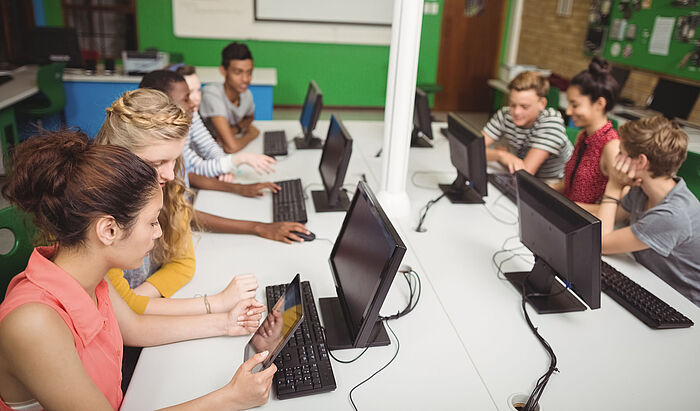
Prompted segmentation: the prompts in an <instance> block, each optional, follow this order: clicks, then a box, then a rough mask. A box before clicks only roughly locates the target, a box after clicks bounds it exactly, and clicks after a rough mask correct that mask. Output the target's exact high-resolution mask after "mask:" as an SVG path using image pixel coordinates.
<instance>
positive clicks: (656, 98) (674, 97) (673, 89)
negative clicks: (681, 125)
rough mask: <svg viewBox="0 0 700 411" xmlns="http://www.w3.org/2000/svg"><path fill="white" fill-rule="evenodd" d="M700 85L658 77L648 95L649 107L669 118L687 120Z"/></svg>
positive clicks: (699, 90)
mask: <svg viewBox="0 0 700 411" xmlns="http://www.w3.org/2000/svg"><path fill="white" fill-rule="evenodd" d="M699 92H700V87H698V86H691V85H689V84H682V83H677V82H675V81H671V80H668V79H663V78H660V79H659V82H658V83H657V84H656V88H654V93H653V94H652V95H651V97H650V101H649V108H650V109H652V110H656V111H658V112H659V113H661V114H663V115H664V116H665V117H667V118H669V119H674V118H676V117H678V118H682V119H683V120H687V119H688V116H689V115H690V112H691V111H692V110H693V106H695V102H696V101H697V99H698V93H699Z"/></svg>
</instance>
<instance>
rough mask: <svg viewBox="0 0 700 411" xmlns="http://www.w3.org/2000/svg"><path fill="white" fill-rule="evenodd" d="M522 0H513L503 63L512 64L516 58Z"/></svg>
mask: <svg viewBox="0 0 700 411" xmlns="http://www.w3.org/2000/svg"><path fill="white" fill-rule="evenodd" d="M523 1H524V0H515V1H514V2H513V10H511V15H510V27H509V28H508V29H507V30H508V33H507V36H508V45H507V48H506V58H505V61H504V63H506V64H510V65H513V64H515V63H516V61H517V59H518V47H519V46H520V26H521V25H522V21H523Z"/></svg>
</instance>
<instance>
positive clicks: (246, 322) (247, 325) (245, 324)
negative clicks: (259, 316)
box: [236, 320, 260, 330]
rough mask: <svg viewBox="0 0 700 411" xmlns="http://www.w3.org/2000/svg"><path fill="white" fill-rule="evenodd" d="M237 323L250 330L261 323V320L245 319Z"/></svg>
mask: <svg viewBox="0 0 700 411" xmlns="http://www.w3.org/2000/svg"><path fill="white" fill-rule="evenodd" d="M236 324H237V325H238V326H239V327H241V328H245V329H246V330H248V329H249V328H253V329H255V328H256V327H257V326H258V325H259V324H260V321H255V320H244V321H237V322H236Z"/></svg>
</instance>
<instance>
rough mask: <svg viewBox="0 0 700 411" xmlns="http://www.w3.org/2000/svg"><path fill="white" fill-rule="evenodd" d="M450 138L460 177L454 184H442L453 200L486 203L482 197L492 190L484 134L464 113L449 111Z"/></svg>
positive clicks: (448, 136) (454, 163)
mask: <svg viewBox="0 0 700 411" xmlns="http://www.w3.org/2000/svg"><path fill="white" fill-rule="evenodd" d="M447 140H448V141H449V144H450V161H451V162H452V165H453V166H454V167H455V168H456V169H457V178H456V179H455V181H454V182H453V183H452V184H451V185H441V186H440V188H441V189H442V190H443V191H444V192H445V194H446V195H447V197H448V198H449V199H450V201H452V202H453V203H483V200H482V197H485V196H486V195H487V194H488V192H487V183H488V179H487V176H486V147H485V143H484V137H483V136H482V135H481V132H479V130H477V129H476V128H474V127H472V126H471V125H469V124H468V123H467V122H466V121H464V120H463V119H462V118H461V117H459V116H458V115H456V114H455V113H449V114H448V116H447ZM458 196H459V198H458Z"/></svg>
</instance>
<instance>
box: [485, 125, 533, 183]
mask: <svg viewBox="0 0 700 411" xmlns="http://www.w3.org/2000/svg"><path fill="white" fill-rule="evenodd" d="M481 134H482V135H483V136H484V146H485V147H486V161H497V162H498V163H500V164H501V165H502V166H503V167H505V168H507V169H508V172H510V173H514V172H516V171H517V170H520V169H522V168H523V160H521V159H520V158H518V157H517V156H515V155H513V154H511V153H510V152H508V151H507V150H501V149H494V148H489V147H490V146H491V144H493V143H494V142H495V141H496V140H495V139H494V138H493V137H491V136H489V135H488V134H486V132H484V131H482V132H481Z"/></svg>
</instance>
